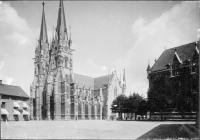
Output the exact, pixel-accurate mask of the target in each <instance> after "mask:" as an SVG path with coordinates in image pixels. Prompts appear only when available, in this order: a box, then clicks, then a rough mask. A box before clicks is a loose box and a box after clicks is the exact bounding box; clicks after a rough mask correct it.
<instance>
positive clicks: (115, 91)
mask: <svg viewBox="0 0 200 140" xmlns="http://www.w3.org/2000/svg"><path fill="white" fill-rule="evenodd" d="M116 96H117V87H115V89H114V97H116Z"/></svg>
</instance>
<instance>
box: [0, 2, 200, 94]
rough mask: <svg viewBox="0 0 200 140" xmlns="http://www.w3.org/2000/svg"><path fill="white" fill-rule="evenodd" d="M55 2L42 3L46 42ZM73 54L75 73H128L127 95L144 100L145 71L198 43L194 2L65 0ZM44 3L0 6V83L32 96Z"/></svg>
mask: <svg viewBox="0 0 200 140" xmlns="http://www.w3.org/2000/svg"><path fill="white" fill-rule="evenodd" d="M58 8H59V1H45V16H46V24H47V30H48V38H49V40H50V39H51V38H52V33H53V26H54V27H55V26H56V22H57V16H58ZM64 8H65V18H66V24H67V28H68V31H69V26H70V25H71V36H72V43H73V45H72V48H73V49H74V50H75V51H74V54H73V57H74V61H73V62H74V73H78V74H82V75H86V76H90V77H100V76H103V75H107V74H109V71H110V73H111V72H112V71H114V69H115V68H116V72H117V75H118V77H119V78H120V75H121V78H122V75H123V69H125V71H126V83H127V90H126V95H129V94H130V93H133V92H136V93H139V94H140V95H143V96H144V97H146V94H147V90H148V86H149V83H148V80H147V72H146V69H147V66H148V61H149V63H150V66H152V65H153V64H154V63H155V59H158V58H159V56H160V55H161V53H162V52H163V51H164V50H165V49H169V48H172V47H176V46H179V45H183V44H187V43H191V42H194V41H197V40H198V37H197V30H198V29H199V25H200V24H199V21H200V20H199V17H200V14H199V9H198V2H182V1H175V2H174V1H162V2H160V1H151V2H147V1H64ZM41 18H42V1H10V2H9V1H5V2H1V1H0V79H1V80H3V84H9V85H16V86H20V87H21V88H22V89H23V90H24V91H25V92H26V93H27V94H28V95H30V84H31V83H32V81H33V77H34V60H33V58H34V55H35V47H36V39H38V38H39V32H40V26H41Z"/></svg>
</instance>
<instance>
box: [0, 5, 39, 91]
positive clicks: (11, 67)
mask: <svg viewBox="0 0 200 140" xmlns="http://www.w3.org/2000/svg"><path fill="white" fill-rule="evenodd" d="M0 31H1V32H0V38H1V40H0V44H1V46H0V50H1V51H0V79H1V80H3V83H4V84H13V85H19V86H21V87H22V89H24V90H25V92H26V93H27V94H29V82H27V81H29V80H30V79H32V77H31V76H32V75H31V73H32V70H29V69H30V68H32V67H31V65H33V64H31V62H32V60H31V58H33V57H32V56H31V55H30V52H34V50H33V48H34V47H33V46H35V44H33V42H32V39H34V38H33V36H34V35H35V33H36V32H35V31H34V30H32V29H31V28H30V27H29V25H28V23H27V21H26V20H25V19H24V18H22V17H20V15H19V14H18V12H17V11H16V10H15V9H14V8H13V7H11V6H10V3H9V2H1V3H0ZM34 43H35V41H34ZM32 54H34V53H32ZM32 69H33V68H32ZM27 73H29V74H27ZM29 75H30V76H29ZM30 77H31V78H30ZM25 81H26V82H25ZM15 82H16V83H15Z"/></svg>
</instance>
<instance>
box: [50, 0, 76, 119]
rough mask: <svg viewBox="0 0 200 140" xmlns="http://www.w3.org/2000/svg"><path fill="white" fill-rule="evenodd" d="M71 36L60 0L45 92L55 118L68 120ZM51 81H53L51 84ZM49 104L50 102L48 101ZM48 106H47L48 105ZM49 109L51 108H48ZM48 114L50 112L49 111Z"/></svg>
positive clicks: (70, 79) (71, 80) (71, 81)
mask: <svg viewBox="0 0 200 140" xmlns="http://www.w3.org/2000/svg"><path fill="white" fill-rule="evenodd" d="M71 44H72V41H71V38H68V33H67V27H66V21H65V12H64V5H63V1H62V0H61V1H60V4H59V10H58V19H57V26H56V32H55V36H53V39H52V42H51V47H50V51H49V52H50V66H49V73H48V80H47V83H48V84H49V86H48V88H47V89H52V91H51V90H49V91H48V92H47V93H48V95H49V96H52V97H53V99H52V100H53V102H54V104H53V106H54V107H53V108H54V112H53V114H54V115H53V116H54V119H55V120H68V119H69V118H68V116H69V112H70V108H69V106H70V101H69V98H70V84H72V83H73V78H72V77H73V71H72V50H71ZM52 80H53V81H52ZM51 83H54V84H53V85H52V84H51ZM52 93H53V95H52ZM49 100H50V99H49ZM48 104H51V103H48ZM48 108H49V107H48ZM49 110H50V111H51V109H49ZM48 114H52V113H51V112H50V113H48Z"/></svg>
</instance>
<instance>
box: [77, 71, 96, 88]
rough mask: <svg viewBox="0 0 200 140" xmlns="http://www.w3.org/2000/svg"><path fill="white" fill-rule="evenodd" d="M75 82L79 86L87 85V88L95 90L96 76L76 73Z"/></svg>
mask: <svg viewBox="0 0 200 140" xmlns="http://www.w3.org/2000/svg"><path fill="white" fill-rule="evenodd" d="M74 82H75V83H76V84H78V86H79V87H83V86H85V88H86V89H88V88H90V89H91V90H94V78H91V77H88V76H83V75H80V74H75V73H74Z"/></svg>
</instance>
